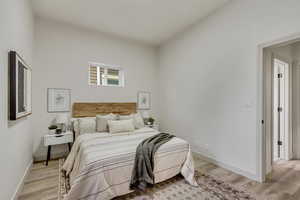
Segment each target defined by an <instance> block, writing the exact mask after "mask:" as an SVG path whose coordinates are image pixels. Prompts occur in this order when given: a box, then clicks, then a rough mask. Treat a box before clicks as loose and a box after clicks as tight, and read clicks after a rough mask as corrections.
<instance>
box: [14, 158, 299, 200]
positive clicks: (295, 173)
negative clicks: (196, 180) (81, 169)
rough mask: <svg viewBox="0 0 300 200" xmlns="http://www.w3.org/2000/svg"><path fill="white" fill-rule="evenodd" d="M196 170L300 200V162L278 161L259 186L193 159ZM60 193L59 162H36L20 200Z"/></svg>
mask: <svg viewBox="0 0 300 200" xmlns="http://www.w3.org/2000/svg"><path fill="white" fill-rule="evenodd" d="M194 159H195V167H196V169H197V170H199V171H200V172H202V173H207V174H211V175H213V176H215V177H218V178H220V179H222V180H224V181H227V182H229V183H231V184H233V185H235V186H236V187H242V188H246V189H247V190H248V191H249V192H251V193H253V194H255V195H257V197H258V199H261V200H300V161H288V162H283V161H281V162H278V163H277V164H276V165H275V166H274V170H273V173H272V178H271V179H270V180H268V181H267V182H266V183H262V184H261V183H257V182H255V181H251V180H249V179H247V178H245V177H243V176H240V175H237V174H235V173H233V172H230V171H228V170H226V169H223V168H220V167H218V166H216V165H214V164H211V163H209V162H206V161H204V160H203V159H201V158H200V157H197V156H194ZM57 193H58V161H57V160H54V161H51V162H49V165H48V166H47V167H46V166H45V165H44V164H43V163H35V164H34V165H33V166H32V168H31V170H30V173H29V175H28V177H27V179H26V180H25V184H24V188H23V191H22V192H21V195H20V197H19V200H56V199H57Z"/></svg>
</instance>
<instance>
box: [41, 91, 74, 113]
mask: <svg viewBox="0 0 300 200" xmlns="http://www.w3.org/2000/svg"><path fill="white" fill-rule="evenodd" d="M47 92H48V95H47V96H48V97H47V98H48V112H70V105H71V90H70V89H60V88H48V91H47Z"/></svg>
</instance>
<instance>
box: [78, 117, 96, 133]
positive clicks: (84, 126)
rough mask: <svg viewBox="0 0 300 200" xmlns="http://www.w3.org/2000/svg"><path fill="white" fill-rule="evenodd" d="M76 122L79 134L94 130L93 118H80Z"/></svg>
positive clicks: (94, 121) (94, 122)
mask: <svg viewBox="0 0 300 200" xmlns="http://www.w3.org/2000/svg"><path fill="white" fill-rule="evenodd" d="M78 122H79V123H78V125H79V133H80V134H85V133H95V132H96V120H95V118H80V119H79V120H78Z"/></svg>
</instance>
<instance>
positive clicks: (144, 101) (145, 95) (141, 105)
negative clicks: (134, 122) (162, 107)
mask: <svg viewBox="0 0 300 200" xmlns="http://www.w3.org/2000/svg"><path fill="white" fill-rule="evenodd" d="M137 98H138V99H137V100H138V109H139V110H150V107H151V93H150V92H138V95H137Z"/></svg>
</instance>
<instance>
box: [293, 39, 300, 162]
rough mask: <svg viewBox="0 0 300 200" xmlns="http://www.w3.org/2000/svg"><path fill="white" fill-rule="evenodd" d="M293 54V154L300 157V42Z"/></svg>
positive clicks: (295, 45) (294, 48) (294, 47)
mask: <svg viewBox="0 0 300 200" xmlns="http://www.w3.org/2000/svg"><path fill="white" fill-rule="evenodd" d="M292 56H293V72H292V73H293V111H294V113H293V136H294V137H293V154H294V158H295V159H300V103H299V102H300V92H299V91H300V42H296V43H295V44H293V45H292Z"/></svg>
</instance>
